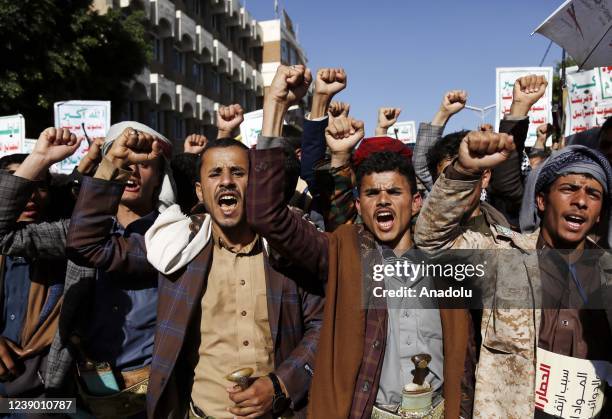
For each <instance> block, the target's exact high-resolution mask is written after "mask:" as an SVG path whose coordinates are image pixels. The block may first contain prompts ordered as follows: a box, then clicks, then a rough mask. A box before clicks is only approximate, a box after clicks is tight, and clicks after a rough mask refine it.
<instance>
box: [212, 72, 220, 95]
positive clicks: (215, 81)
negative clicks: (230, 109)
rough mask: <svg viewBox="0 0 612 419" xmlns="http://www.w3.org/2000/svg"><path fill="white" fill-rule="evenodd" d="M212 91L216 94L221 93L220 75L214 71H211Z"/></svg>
mask: <svg viewBox="0 0 612 419" xmlns="http://www.w3.org/2000/svg"><path fill="white" fill-rule="evenodd" d="M212 91H213V92H214V93H215V94H217V95H219V94H221V76H220V75H219V73H217V72H216V71H213V73H212Z"/></svg>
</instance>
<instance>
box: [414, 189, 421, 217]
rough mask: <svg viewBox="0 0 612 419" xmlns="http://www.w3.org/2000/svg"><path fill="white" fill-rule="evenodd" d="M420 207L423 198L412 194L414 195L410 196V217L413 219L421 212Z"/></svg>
mask: <svg viewBox="0 0 612 419" xmlns="http://www.w3.org/2000/svg"><path fill="white" fill-rule="evenodd" d="M422 207H423V197H422V196H421V193H420V192H418V191H417V192H415V193H414V195H412V216H413V217H414V216H415V215H417V214H418V213H419V212H420V211H421V208H422Z"/></svg>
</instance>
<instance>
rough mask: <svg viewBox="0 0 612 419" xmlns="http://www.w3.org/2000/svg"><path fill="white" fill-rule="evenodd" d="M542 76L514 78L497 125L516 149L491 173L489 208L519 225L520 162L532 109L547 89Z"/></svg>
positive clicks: (521, 180) (521, 178)
mask: <svg viewBox="0 0 612 419" xmlns="http://www.w3.org/2000/svg"><path fill="white" fill-rule="evenodd" d="M547 84H548V83H547V81H546V78H545V77H543V76H535V75H529V76H525V77H521V78H519V79H517V80H516V81H515V83H514V90H513V92H512V105H511V107H510V114H509V115H506V116H504V119H503V120H502V121H501V122H500V126H499V132H500V133H506V134H510V135H512V136H513V138H514V145H515V147H516V149H515V151H513V152H512V153H511V154H510V156H509V157H508V159H507V160H505V161H504V162H502V163H501V164H499V165H498V166H496V167H495V168H494V169H493V170H492V172H491V182H490V184H489V189H488V191H489V199H490V201H491V203H492V205H493V206H494V207H495V208H497V209H498V210H499V211H501V212H502V213H503V214H504V215H505V216H506V218H508V220H509V221H510V222H511V223H512V224H514V225H518V216H519V212H520V209H521V202H522V199H523V177H522V173H521V163H522V160H523V150H524V148H525V140H526V139H527V131H528V130H529V117H528V116H527V114H528V112H529V110H530V109H531V107H532V106H533V105H534V104H535V103H536V102H537V101H538V100H539V99H540V98H541V97H542V96H543V95H544V93H545V92H546V86H547Z"/></svg>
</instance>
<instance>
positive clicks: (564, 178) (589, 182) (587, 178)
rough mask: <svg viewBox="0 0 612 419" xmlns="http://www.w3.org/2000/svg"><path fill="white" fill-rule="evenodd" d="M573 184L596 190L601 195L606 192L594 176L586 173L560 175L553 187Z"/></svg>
mask: <svg viewBox="0 0 612 419" xmlns="http://www.w3.org/2000/svg"><path fill="white" fill-rule="evenodd" d="M568 183H569V184H572V185H580V186H586V187H590V188H595V189H597V190H598V191H600V192H601V193H603V192H604V186H603V185H602V184H601V183H600V182H599V181H598V180H597V179H595V178H594V177H593V176H591V175H588V174H586V173H565V174H562V175H559V176H557V177H556V178H555V180H554V181H553V182H552V184H551V185H552V186H559V185H562V184H568Z"/></svg>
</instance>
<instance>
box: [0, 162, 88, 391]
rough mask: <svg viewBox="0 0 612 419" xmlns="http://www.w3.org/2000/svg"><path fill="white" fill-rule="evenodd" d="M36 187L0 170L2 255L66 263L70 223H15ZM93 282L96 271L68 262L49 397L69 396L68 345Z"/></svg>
mask: <svg viewBox="0 0 612 419" xmlns="http://www.w3.org/2000/svg"><path fill="white" fill-rule="evenodd" d="M34 187H35V183H34V182H32V181H30V180H28V179H24V178H21V177H18V176H14V175H11V174H10V173H8V172H6V171H0V202H1V203H2V205H0V252H1V253H2V254H4V255H10V256H21V257H24V258H27V259H30V260H32V259H51V260H58V259H60V260H65V259H66V233H67V231H68V225H69V220H61V221H56V222H52V223H36V224H28V225H21V226H18V225H17V224H16V220H17V217H19V214H20V213H21V211H23V208H25V205H26V204H27V202H28V199H29V198H30V196H31V195H32V192H33V190H34ZM94 279H95V270H94V269H91V268H87V267H83V266H78V265H76V264H74V263H72V262H70V261H68V262H67V265H66V276H65V283H64V300H63V304H62V308H61V312H60V321H59V328H58V331H57V333H56V334H55V337H54V339H53V343H52V344H51V349H50V351H49V356H48V361H47V371H46V374H45V388H46V390H47V392H48V393H50V394H65V393H66V389H65V388H64V387H65V384H66V381H65V380H66V377H67V376H68V374H69V372H70V369H71V368H72V364H73V357H72V354H71V353H70V351H69V349H68V346H67V342H68V338H69V336H70V334H71V331H72V330H73V329H74V328H76V327H77V325H78V323H79V321H80V319H81V318H82V316H79V313H81V312H82V310H80V308H81V307H83V305H84V304H86V302H87V298H85V297H86V295H87V290H88V289H91V288H90V287H88V286H87V284H92V281H93V280H94ZM77 284H81V285H77Z"/></svg>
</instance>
